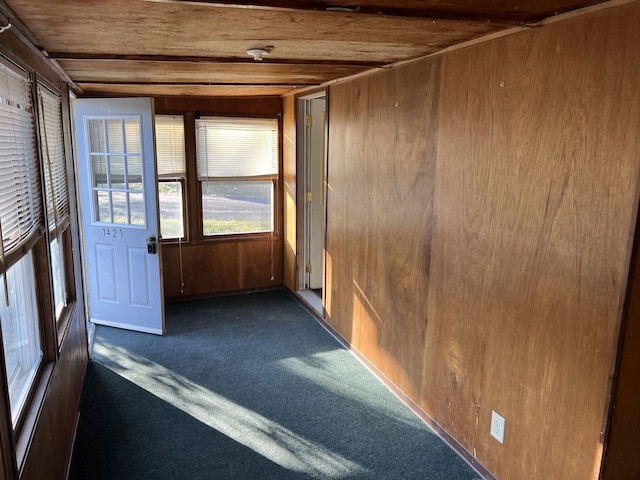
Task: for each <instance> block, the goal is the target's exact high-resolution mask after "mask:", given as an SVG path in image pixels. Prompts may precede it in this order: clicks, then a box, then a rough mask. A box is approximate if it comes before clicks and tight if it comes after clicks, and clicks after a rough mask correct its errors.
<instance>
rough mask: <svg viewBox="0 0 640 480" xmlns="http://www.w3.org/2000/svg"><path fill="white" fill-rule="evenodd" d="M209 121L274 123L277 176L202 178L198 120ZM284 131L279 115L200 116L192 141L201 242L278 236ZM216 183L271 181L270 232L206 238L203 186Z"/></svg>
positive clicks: (216, 235)
mask: <svg viewBox="0 0 640 480" xmlns="http://www.w3.org/2000/svg"><path fill="white" fill-rule="evenodd" d="M206 119H228V120H233V121H237V122H240V123H241V122H243V121H247V122H260V121H263V122H264V123H265V124H267V122H271V123H274V124H275V127H276V131H275V149H276V151H275V170H276V172H275V173H274V174H262V175H251V176H208V177H203V176H201V175H200V163H199V157H198V153H199V146H198V120H206ZM281 132H282V122H281V118H280V117H279V116H249V115H248V116H239V115H217V114H207V115H204V114H203V115H202V116H197V117H196V119H195V122H194V131H193V140H194V152H193V153H194V160H195V161H194V163H195V165H194V170H195V172H194V173H195V175H194V176H195V182H196V190H197V192H196V196H197V209H198V239H199V240H200V241H202V242H205V243H206V242H215V241H229V240H232V241H243V240H250V239H255V238H261V237H276V236H277V235H278V234H279V230H280V226H279V219H280V210H279V209H280V201H279V195H280V190H279V185H280V177H281V175H282V144H281ZM216 181H239V182H252V181H271V182H272V187H271V195H272V203H271V225H272V229H271V230H264V231H256V232H234V233H214V234H208V235H206V234H205V233H204V207H203V185H204V183H206V182H216Z"/></svg>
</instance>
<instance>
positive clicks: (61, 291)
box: [38, 84, 70, 321]
mask: <svg viewBox="0 0 640 480" xmlns="http://www.w3.org/2000/svg"><path fill="white" fill-rule="evenodd" d="M38 115H39V119H40V122H39V123H40V150H41V152H42V165H43V168H44V184H45V203H46V207H47V223H48V227H49V232H50V244H49V254H50V255H49V257H50V259H51V277H52V279H53V300H54V313H55V317H56V321H58V320H60V318H61V316H62V312H63V311H64V309H65V307H66V306H67V300H68V298H67V282H66V269H65V265H66V262H65V258H66V252H65V249H64V241H63V238H62V235H63V234H64V231H65V229H66V228H67V226H68V225H69V223H70V214H69V187H68V178H67V163H66V158H65V151H64V136H63V132H62V103H61V100H60V97H59V96H58V95H56V94H54V93H53V92H51V91H50V90H49V89H48V88H47V87H45V86H44V85H42V84H38Z"/></svg>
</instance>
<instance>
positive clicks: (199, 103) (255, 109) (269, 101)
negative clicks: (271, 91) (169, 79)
mask: <svg viewBox="0 0 640 480" xmlns="http://www.w3.org/2000/svg"><path fill="white" fill-rule="evenodd" d="M153 103H154V105H155V109H156V113H183V112H194V113H195V112H202V113H203V114H206V115H237V116H267V117H276V116H278V115H280V114H281V113H282V99H281V98H280V97H215V98H189V97H155V98H154V99H153ZM194 155H195V153H194ZM192 159H193V161H194V162H195V156H192Z"/></svg>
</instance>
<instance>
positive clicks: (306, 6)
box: [148, 0, 544, 25]
mask: <svg viewBox="0 0 640 480" xmlns="http://www.w3.org/2000/svg"><path fill="white" fill-rule="evenodd" d="M148 1H154V2H163V3H165V2H166V3H192V4H202V3H204V4H208V5H211V6H215V7H236V8H259V9H268V10H281V11H282V10H285V11H287V10H288V11H300V10H303V11H304V10H313V11H321V12H327V13H334V14H338V13H341V14H345V13H353V14H361V15H380V16H386V17H404V18H421V19H433V20H458V21H464V22H477V23H496V24H500V25H524V24H531V23H536V22H539V21H540V20H542V19H543V18H544V16H540V15H531V14H522V13H499V14H497V13H473V14H469V13H463V12H443V11H438V10H431V9H423V8H406V7H390V6H387V5H375V4H373V5H372V4H366V3H365V4H363V5H358V6H352V2H346V3H344V4H341V2H340V0H335V1H332V2H321V1H316V0H148Z"/></svg>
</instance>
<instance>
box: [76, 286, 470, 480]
mask: <svg viewBox="0 0 640 480" xmlns="http://www.w3.org/2000/svg"><path fill="white" fill-rule="evenodd" d="M166 326H167V334H166V335H165V336H162V337H159V336H155V335H148V334H142V333H136V332H130V331H125V330H119V329H115V328H109V327H98V329H97V335H96V340H95V346H94V352H93V360H92V362H91V363H90V364H89V367H88V371H87V377H86V380H85V385H84V389H83V393H82V400H81V405H80V423H79V426H78V435H77V438H76V444H75V448H74V452H73V458H72V462H71V471H70V477H69V478H70V480H101V479H123V480H124V479H126V480H133V479H145V480H164V479H184V480H198V479H238V480H239V479H242V480H250V479H292V480H298V479H300V480H308V479H309V480H310V479H336V480H338V479H344V480H355V479H407V480H410V479H416V480H417V479H425V480H475V479H479V475H478V474H477V473H475V472H474V471H473V470H472V469H471V468H470V467H469V466H468V465H467V464H466V463H465V462H464V461H463V460H461V459H460V458H459V457H458V456H457V455H456V454H455V453H454V452H453V451H452V450H450V449H449V447H447V446H446V445H445V444H444V443H443V442H442V441H441V440H440V439H439V438H438V437H437V436H436V435H435V434H434V433H433V432H432V431H431V430H430V429H429V428H428V427H427V426H425V425H424V423H423V422H422V421H421V420H420V419H419V418H417V417H416V416H415V415H414V414H413V413H412V412H411V411H410V410H409V409H408V408H406V407H405V406H404V405H403V404H402V403H401V402H400V401H399V400H398V399H397V398H396V397H395V396H394V395H393V394H391V393H390V392H389V391H388V390H387V389H386V388H385V387H384V386H383V385H382V384H381V383H380V382H379V381H378V380H377V379H376V378H375V377H374V376H373V375H372V374H371V373H370V372H369V371H368V370H367V369H366V368H365V367H364V366H362V364H360V363H359V362H358V361H357V360H356V359H355V358H354V357H353V356H352V355H351V354H350V353H349V352H348V351H346V350H345V349H344V348H342V347H341V346H340V344H339V343H338V342H337V341H336V340H335V339H334V338H333V337H331V336H330V335H329V334H328V333H327V332H326V331H325V330H324V329H323V328H322V327H321V326H320V325H319V324H318V323H317V322H316V321H315V320H314V319H313V318H312V317H311V315H310V314H309V313H307V312H306V311H305V310H304V309H303V308H302V307H300V306H299V305H298V304H297V303H296V302H295V301H294V300H293V299H292V298H291V297H290V296H289V295H288V294H287V293H285V292H283V291H272V292H263V293H253V294H246V295H238V296H232V297H226V298H216V299H208V300H197V301H190V302H184V303H175V304H169V305H167V308H166Z"/></svg>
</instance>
